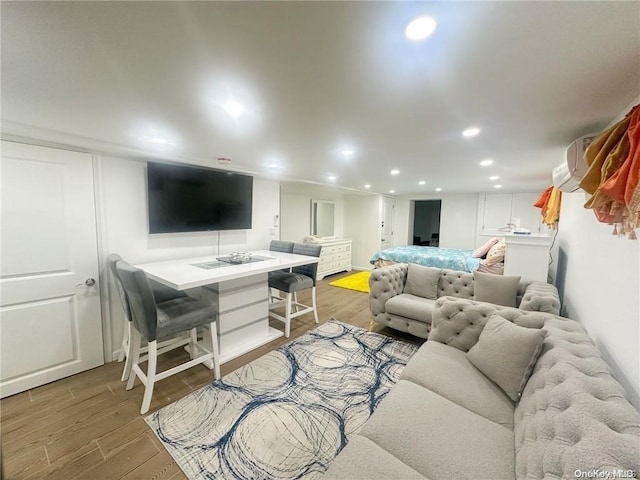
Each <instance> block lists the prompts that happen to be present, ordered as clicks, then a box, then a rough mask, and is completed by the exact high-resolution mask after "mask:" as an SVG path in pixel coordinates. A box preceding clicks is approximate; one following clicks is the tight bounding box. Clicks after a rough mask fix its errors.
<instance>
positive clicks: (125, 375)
mask: <svg viewBox="0 0 640 480" xmlns="http://www.w3.org/2000/svg"><path fill="white" fill-rule="evenodd" d="M124 328H125V330H124V331H125V335H126V336H127V345H126V353H125V362H124V369H123V370H122V377H121V378H120V380H121V381H123V382H126V381H127V380H129V377H130V376H131V365H132V364H133V361H132V359H131V357H132V356H133V340H132V336H133V333H132V332H133V327H132V326H131V322H129V321H127V324H126V325H125V326H124ZM122 348H123V352H124V348H125V345H123V346H122Z"/></svg>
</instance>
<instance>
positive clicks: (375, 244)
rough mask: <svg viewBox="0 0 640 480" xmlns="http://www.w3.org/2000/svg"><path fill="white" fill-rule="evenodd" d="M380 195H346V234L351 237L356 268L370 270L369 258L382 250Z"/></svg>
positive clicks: (352, 260) (353, 261)
mask: <svg viewBox="0 0 640 480" xmlns="http://www.w3.org/2000/svg"><path fill="white" fill-rule="evenodd" d="M379 225H380V196H379V195H345V196H344V236H345V237H346V238H351V239H352V240H353V243H352V246H351V248H352V253H351V263H352V265H353V268H355V269H356V270H368V269H370V268H372V267H373V266H372V265H371V264H370V263H369V260H370V259H371V257H372V256H373V254H374V253H376V252H377V251H378V250H380V228H379Z"/></svg>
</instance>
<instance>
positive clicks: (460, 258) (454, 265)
mask: <svg viewBox="0 0 640 480" xmlns="http://www.w3.org/2000/svg"><path fill="white" fill-rule="evenodd" d="M472 253H473V250H466V249H462V248H440V247H423V246H418V245H405V246H402V247H391V248H386V249H384V250H380V251H379V252H376V253H375V254H374V255H373V256H372V257H371V260H370V263H371V264H373V265H374V266H376V267H381V266H384V265H389V264H392V263H417V264H418V265H424V266H426V267H437V268H446V269H449V270H459V271H463V272H473V271H475V270H479V271H481V272H486V273H493V274H495V275H502V272H503V270H504V263H497V264H492V265H487V263H486V261H485V260H484V259H481V258H476V257H473V256H472Z"/></svg>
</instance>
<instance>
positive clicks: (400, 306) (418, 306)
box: [369, 263, 560, 338]
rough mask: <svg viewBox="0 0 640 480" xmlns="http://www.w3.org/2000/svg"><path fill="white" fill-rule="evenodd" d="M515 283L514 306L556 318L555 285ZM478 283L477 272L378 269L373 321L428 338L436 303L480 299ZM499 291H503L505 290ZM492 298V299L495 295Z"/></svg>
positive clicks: (405, 267) (403, 265) (372, 285)
mask: <svg viewBox="0 0 640 480" xmlns="http://www.w3.org/2000/svg"><path fill="white" fill-rule="evenodd" d="M412 274H414V275H412ZM412 277H413V282H412V281H411V280H412ZM429 277H430V278H429ZM475 277H480V278H482V279H483V280H487V281H488V282H491V281H500V280H504V279H506V278H508V277H500V276H496V275H491V274H481V273H476V274H475ZM514 280H515V281H516V285H515V291H514V292H513V294H514V304H513V305H512V306H514V307H518V308H519V309H521V310H527V311H539V312H547V313H552V314H555V315H558V314H559V313H560V298H559V296H558V290H557V289H556V287H555V286H554V285H550V284H548V283H544V282H531V281H527V280H520V281H518V280H517V279H514ZM429 283H433V288H429V285H428V284H429ZM475 283H476V282H475V280H474V274H473V273H468V272H460V271H455V270H446V269H436V268H428V267H421V266H419V265H414V264H409V265H408V264H406V263H397V264H393V265H388V266H385V267H381V268H376V269H374V270H372V271H371V276H370V277H369V287H370V294H369V305H370V308H371V314H372V319H373V320H374V321H375V322H378V323H381V324H383V325H386V326H388V327H391V328H394V329H396V330H400V331H403V332H407V333H410V334H412V335H415V336H417V337H421V338H427V337H428V336H429V331H430V330H431V317H432V314H433V309H434V306H435V303H436V300H437V299H438V298H440V297H444V296H453V297H458V298H465V299H470V300H474V299H475V300H477V298H476V290H477V288H476V286H475ZM507 283H508V282H507ZM408 287H413V288H408ZM496 288H497V289H498V290H499V289H501V288H502V287H496ZM505 288H506V287H505ZM489 289H491V286H489ZM500 293H503V292H496V291H493V292H491V294H493V296H495V294H500ZM498 296H499V295H498ZM488 298H491V295H490V296H489V297H488Z"/></svg>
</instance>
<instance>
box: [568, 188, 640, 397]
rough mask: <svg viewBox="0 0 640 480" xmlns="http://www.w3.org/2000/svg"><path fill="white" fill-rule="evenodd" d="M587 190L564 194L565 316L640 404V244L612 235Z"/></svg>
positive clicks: (610, 228) (611, 228) (609, 227)
mask: <svg viewBox="0 0 640 480" xmlns="http://www.w3.org/2000/svg"><path fill="white" fill-rule="evenodd" d="M585 198H586V197H585V194H584V192H578V193H570V194H566V193H565V194H563V196H562V207H561V212H560V228H559V230H558V237H557V239H556V242H557V243H558V249H559V251H558V258H557V273H556V285H557V287H558V289H559V291H560V295H561V301H562V315H563V316H566V317H569V318H572V319H574V320H578V321H579V322H580V323H581V324H582V325H583V326H584V328H585V329H586V330H587V331H588V332H589V335H590V336H591V338H592V339H593V341H594V342H595V344H596V346H597V347H598V349H599V350H600V352H601V353H602V355H603V356H604V357H605V359H606V360H607V362H608V363H609V365H611V367H612V368H613V370H614V373H615V374H616V377H617V379H618V381H620V382H621V383H623V384H624V386H625V388H626V389H627V392H628V393H629V396H630V400H632V401H633V403H634V404H635V406H636V407H637V408H640V354H639V352H640V242H639V241H637V240H636V241H632V240H627V239H625V238H618V237H617V236H613V235H611V231H612V230H613V227H611V226H610V225H604V224H601V223H599V222H598V221H597V220H596V218H595V216H594V215H593V212H592V211H591V210H587V209H585V208H584V207H583V205H584V202H585Z"/></svg>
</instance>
